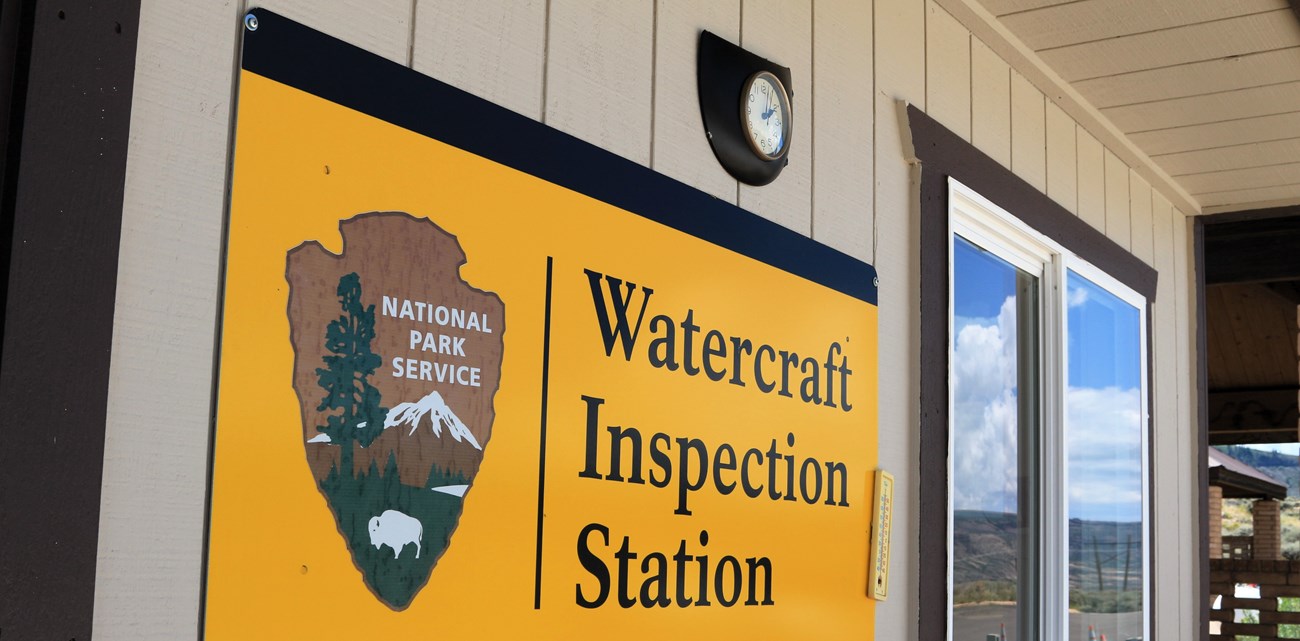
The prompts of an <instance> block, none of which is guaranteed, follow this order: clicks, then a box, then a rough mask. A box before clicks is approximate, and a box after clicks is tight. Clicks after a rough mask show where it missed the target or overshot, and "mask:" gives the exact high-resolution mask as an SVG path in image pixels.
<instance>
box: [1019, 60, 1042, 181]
mask: <svg viewBox="0 0 1300 641" xmlns="http://www.w3.org/2000/svg"><path fill="white" fill-rule="evenodd" d="M1043 102H1044V99H1043V92H1041V91H1039V90H1038V89H1037V88H1036V87H1034V85H1032V84H1030V82H1029V81H1028V80H1026V79H1025V77H1024V76H1022V75H1020V74H1019V73H1017V72H1016V71H1015V70H1012V72H1011V170H1012V171H1014V172H1016V175H1018V176H1020V177H1021V178H1023V179H1025V182H1027V183H1029V184H1031V185H1033V186H1034V187H1037V188H1038V190H1039V191H1042V192H1046V191H1047V123H1046V121H1045V118H1046V112H1045V111H1044V107H1043Z"/></svg>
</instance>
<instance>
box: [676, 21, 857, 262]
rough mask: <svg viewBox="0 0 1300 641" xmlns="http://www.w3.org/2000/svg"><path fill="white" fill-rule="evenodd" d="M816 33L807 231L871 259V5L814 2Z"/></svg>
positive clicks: (817, 237)
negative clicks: (810, 224)
mask: <svg viewBox="0 0 1300 641" xmlns="http://www.w3.org/2000/svg"><path fill="white" fill-rule="evenodd" d="M813 37H814V38H815V40H816V42H817V46H816V47H815V48H814V49H813V69H814V70H815V73H816V74H817V75H816V82H815V84H814V85H813V87H812V103H813V131H812V133H813V144H812V147H813V150H814V156H813V184H812V187H813V190H812V197H813V203H812V204H813V229H812V237H813V238H814V239H816V240H818V241H820V242H822V243H825V244H827V245H830V246H831V247H834V248H835V249H838V250H840V251H842V252H844V253H846V254H848V255H850V256H853V257H854V258H857V259H859V260H863V261H866V262H871V261H872V259H873V254H872V246H871V245H872V242H871V241H872V230H873V227H874V221H875V216H874V211H873V208H872V204H873V202H874V201H875V190H874V189H872V178H873V172H872V166H873V163H874V161H875V157H874V154H873V151H872V144H871V143H872V141H873V140H874V139H875V113H874V109H871V108H869V107H870V106H871V105H873V104H874V102H873V101H874V100H875V97H874V95H873V94H874V92H873V91H872V85H871V75H872V73H871V72H872V68H871V65H872V47H871V5H870V3H866V2H844V1H834V0H832V1H830V2H826V1H822V2H814V3H813ZM696 109H697V110H698V106H697V107H696ZM714 164H716V163H714Z"/></svg>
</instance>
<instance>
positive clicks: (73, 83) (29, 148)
mask: <svg viewBox="0 0 1300 641" xmlns="http://www.w3.org/2000/svg"><path fill="white" fill-rule="evenodd" d="M4 4H5V5H6V6H8V5H10V4H11V3H8V2H6V3H4ZM22 10H23V15H24V20H23V22H22V24H21V25H20V28H21V30H22V33H21V36H22V42H23V45H22V47H24V48H25V49H24V50H23V51H19V52H18V56H17V57H16V60H17V61H18V63H19V64H18V65H16V68H15V77H16V81H15V85H14V91H13V94H12V97H13V101H12V103H11V105H12V107H13V111H12V114H11V115H12V119H11V123H12V124H13V125H14V126H12V127H11V128H10V129H9V131H8V133H9V135H8V136H7V138H6V145H7V147H8V149H7V152H8V153H6V159H7V161H8V162H6V175H7V176H8V177H12V178H13V180H11V181H6V182H5V184H4V185H3V191H4V198H3V201H2V202H3V207H4V209H5V217H6V218H8V219H9V220H12V221H13V232H12V233H13V247H12V252H11V254H10V255H7V256H3V257H0V259H7V260H8V264H9V265H10V272H9V274H8V279H7V283H8V290H7V291H6V293H5V299H4V300H5V307H4V317H5V325H4V336H3V352H0V416H3V417H5V418H4V419H3V420H0V442H2V443H3V444H4V445H3V447H0V637H2V638H4V639H9V638H13V639H78V640H81V641H86V640H87V639H90V635H91V625H92V620H93V613H94V597H95V564H96V558H97V554H98V549H97V548H98V535H99V502H100V482H101V477H102V475H103V463H104V424H105V415H106V411H107V399H108V384H109V379H108V374H109V356H110V350H111V346H112V338H113V310H114V295H115V292H116V284H117V263H118V248H119V238H120V234H121V226H122V202H123V190H124V185H125V176H126V150H127V139H128V138H127V136H128V131H129V127H130V119H131V89H132V84H133V81H134V76H135V51H136V32H137V28H138V24H139V16H140V4H139V0H103V1H98V2H96V1H93V0H65V1H64V2H60V3H54V2H49V1H44V0H27V1H26V2H23V3H22ZM158 393H159V394H163V393H164V390H159V391H158Z"/></svg>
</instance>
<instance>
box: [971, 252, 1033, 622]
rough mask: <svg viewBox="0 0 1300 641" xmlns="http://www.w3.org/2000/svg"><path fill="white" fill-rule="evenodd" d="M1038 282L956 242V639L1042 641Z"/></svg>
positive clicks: (988, 254)
mask: <svg viewBox="0 0 1300 641" xmlns="http://www.w3.org/2000/svg"><path fill="white" fill-rule="evenodd" d="M1037 292H1038V279H1037V278H1036V277H1034V276H1031V275H1029V274H1027V273H1025V272H1023V271H1021V270H1019V269H1017V268H1015V267H1014V266H1012V265H1011V264H1009V263H1007V262H1006V261H1004V260H1002V259H1000V258H998V257H997V256H994V255H993V254H990V253H988V252H986V251H984V250H982V249H980V248H979V247H977V246H975V245H973V244H971V243H970V242H968V241H966V240H965V239H963V238H960V237H957V238H955V239H954V241H953V346H952V353H953V356H952V358H953V362H952V395H953V416H952V430H953V451H952V506H953V513H952V565H953V579H952V582H953V585H952V601H953V603H952V606H953V607H952V631H953V633H952V638H953V641H987V639H989V638H997V639H999V640H1002V639H1005V640H1006V641H1018V640H1019V639H1036V638H1037V637H1038V634H1037V633H1036V630H1037V629H1038V614H1037V610H1038V605H1037V603H1038V601H1037V599H1038V594H1039V589H1038V575H1039V573H1038V563H1037V560H1036V559H1037V557H1038V543H1037V541H1038V527H1037V519H1038V509H1037V505H1038V485H1037V481H1036V479H1037V478H1038V466H1037V460H1038V444H1037V434H1038V415H1039V412H1038V407H1037V402H1038V398H1037V395H1038V393H1037V390H1038V388H1039V386H1038V366H1037V354H1038V346H1037V336H1038V329H1037V328H1038V293H1037Z"/></svg>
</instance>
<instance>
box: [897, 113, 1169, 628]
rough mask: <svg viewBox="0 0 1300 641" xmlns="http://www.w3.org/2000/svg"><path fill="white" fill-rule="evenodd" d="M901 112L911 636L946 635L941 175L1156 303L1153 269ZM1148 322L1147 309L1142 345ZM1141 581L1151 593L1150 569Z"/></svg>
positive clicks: (927, 121) (922, 118) (958, 142)
mask: <svg viewBox="0 0 1300 641" xmlns="http://www.w3.org/2000/svg"><path fill="white" fill-rule="evenodd" d="M907 116H908V124H909V130H910V134H911V141H912V146H913V149H912V151H913V154H914V156H915V158H917V159H918V160H919V161H920V163H921V187H920V239H919V243H920V263H921V264H920V270H921V301H920V306H921V335H920V368H921V372H920V375H921V383H920V384H921V390H920V392H921V398H920V411H921V417H920V418H921V434H920V445H921V454H920V470H921V472H920V477H921V478H920V506H919V509H920V512H919V514H920V529H921V531H920V540H919V541H918V554H919V556H920V559H919V561H920V563H919V576H918V578H917V585H918V587H917V589H918V593H919V603H920V606H919V610H920V611H919V612H918V614H919V619H918V638H919V639H920V640H921V641H943V640H944V639H946V638H947V621H948V616H947V605H948V604H947V602H948V586H947V581H948V576H947V573H948V542H947V532H948V526H947V518H948V516H947V514H948V420H949V416H948V314H949V309H948V289H949V282H948V177H949V176H951V177H953V178H955V179H957V180H958V181H960V182H961V183H963V184H965V185H966V186H968V187H970V188H971V189H974V190H975V191H976V192H978V193H979V194H980V195H982V196H984V197H985V198H987V199H989V200H990V201H992V202H994V203H996V204H998V205H999V206H1001V207H1002V208H1003V209H1006V210H1007V211H1008V212H1011V213H1012V214H1013V215H1015V216H1016V217H1018V218H1020V220H1021V221H1023V222H1024V223H1025V224H1027V225H1029V226H1030V227H1032V228H1034V229H1036V230H1037V231H1039V232H1040V233H1042V234H1044V235H1046V236H1048V237H1049V238H1052V239H1053V240H1055V241H1056V242H1058V243H1060V244H1061V245H1062V246H1064V247H1065V248H1066V249H1068V250H1069V251H1071V252H1073V253H1074V254H1075V255H1077V256H1079V257H1080V258H1082V259H1084V260H1086V261H1088V262H1089V263H1092V264H1093V265H1094V266H1096V267H1098V268H1099V269H1101V270H1103V271H1105V272H1106V273H1108V274H1110V275H1111V276H1112V277H1114V278H1115V279H1117V280H1119V281H1120V282H1122V283H1124V284H1125V285H1126V286H1128V287H1130V288H1132V289H1133V290H1134V291H1136V292H1138V293H1139V294H1141V295H1142V296H1144V297H1146V299H1147V302H1148V304H1150V303H1154V302H1155V298H1156V278H1157V273H1156V270H1155V269H1154V268H1152V267H1151V266H1149V265H1147V264H1146V263H1144V262H1143V261H1142V260H1141V259H1139V258H1137V257H1136V256H1133V255H1132V254H1130V253H1129V252H1128V251H1127V250H1125V249H1124V248H1122V247H1120V246H1119V245H1118V244H1116V243H1115V242H1114V241H1112V240H1111V239H1109V238H1107V237H1106V235H1105V234H1103V233H1101V232H1099V231H1097V230H1096V229H1093V228H1092V227H1091V226H1090V225H1088V224H1087V223H1085V222H1084V221H1082V220H1080V219H1079V218H1078V217H1077V216H1075V215H1074V214H1071V213H1070V212H1069V211H1068V210H1066V209H1065V208H1063V207H1061V206H1060V205H1058V204H1057V203H1056V202H1055V201H1053V200H1052V199H1050V198H1048V197H1047V196H1046V195H1045V194H1043V193H1041V192H1039V191H1038V190H1037V189H1035V188H1034V187H1033V186H1032V185H1029V184H1028V183H1026V182H1025V181H1024V180H1022V179H1021V178H1019V177H1018V176H1016V175H1015V174H1013V173H1011V171H1010V170H1008V169H1007V168H1005V167H1003V166H1002V165H1001V164H999V163H998V162H997V161H995V160H993V159H992V158H989V157H988V156H986V155H984V153H983V152H981V151H979V150H978V149H976V148H975V147H974V146H973V145H971V144H970V143H968V142H966V141H965V140H963V139H962V138H961V137H960V136H957V135H956V134H954V133H952V132H951V131H949V130H948V129H947V128H945V127H944V126H943V125H941V124H939V123H938V122H936V121H935V120H934V119H933V118H931V117H930V116H928V115H927V114H925V113H924V112H922V111H921V110H920V109H917V108H916V107H914V106H911V105H908V107H907ZM1149 319H1150V315H1149V313H1148V324H1147V328H1146V331H1147V345H1150V344H1151V325H1150V322H1149ZM1149 367H1150V359H1149V358H1148V368H1149ZM1149 386H1150V377H1148V387H1149ZM1149 429H1150V426H1148V430H1149ZM1147 580H1148V585H1149V586H1150V589H1152V590H1154V588H1155V583H1154V576H1152V575H1151V573H1150V572H1149V571H1148V577H1147ZM1153 593H1154V592H1153ZM1151 626H1152V632H1153V638H1158V637H1157V636H1155V635H1154V631H1155V626H1156V622H1155V619H1154V616H1153V617H1152V621H1151Z"/></svg>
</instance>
